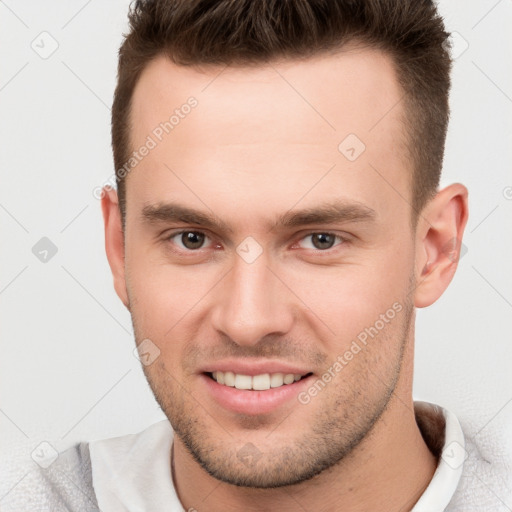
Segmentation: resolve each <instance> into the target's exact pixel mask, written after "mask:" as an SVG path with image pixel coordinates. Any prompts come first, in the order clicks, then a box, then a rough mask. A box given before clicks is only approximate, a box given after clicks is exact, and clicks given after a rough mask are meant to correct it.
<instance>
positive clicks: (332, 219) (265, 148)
mask: <svg viewBox="0 0 512 512" xmlns="http://www.w3.org/2000/svg"><path fill="white" fill-rule="evenodd" d="M130 23H131V30H130V33H129V34H128V35H127V37H126V39H125V41H124V43H123V45H122V47H121V50H120V56H119V70H118V84H117V89H116V93H115V98H114V105H113V109H112V140H113V151H114V160H115V166H116V174H117V185H118V187H117V191H116V190H113V189H111V188H108V187H106V188H105V190H104V194H103V199H102V209H103V215H104V221H105V241H106V251H107V257H108V260H109V263H110V266H111V269H112V273H113V277H114V286H115V290H116V292H117V294H118V295H119V297H120V299H121V300H122V301H123V303H124V304H125V306H126V307H127V308H128V310H129V311H130V314H131V316H132V321H133V326H134V332H135V337H136V343H137V346H138V347H139V352H140V357H141V361H142V363H143V368H144V371H145V374H146V376H147V379H148V382H149V384H150V386H151V388H152V390H153V392H154V394H155V397H156V399H157V401H158V403H159V404H160V406H161V408H162V410H163V411H164V413H165V414H166V416H167V418H168V420H169V421H165V422H162V423H159V424H156V425H153V426H151V427H149V428H148V429H147V430H145V431H144V432H142V433H140V434H136V435H132V436H126V437H122V438H117V439H112V440H104V441H96V442H92V443H89V444H81V445H79V446H77V447H75V448H73V449H71V450H70V451H68V452H66V453H65V454H62V455H61V457H60V458H59V461H58V464H55V465H53V466H52V467H51V468H49V470H48V471H47V472H46V473H45V472H44V471H42V473H41V476H42V478H44V480H45V484H44V486H43V487H44V488H45V498H44V499H43V498H34V500H35V501H33V502H32V501H30V500H31V499H32V498H31V497H30V496H28V497H26V503H36V502H37V503H44V504H46V506H47V509H51V510H67V509H70V510H87V509H88V510H91V509H92V508H93V507H97V508H99V509H100V510H102V511H121V510H123V511H124V510H130V511H131V510H151V511H153V510H155V511H156V510H158V511H160V510H162V511H164V510H169V511H174V510H182V509H184V510H198V511H203V510H205V511H212V512H214V511H218V510H223V511H224V510H255V511H256V510H258V511H264V510H265V511H266V510H281V511H285V510H322V511H341V510H342V511H347V512H348V511H360V510H361V511H362V510H364V511H369V510H379V511H411V510H414V511H415V512H420V511H427V510H428V511H434V510H435V511H441V510H447V511H459V510H469V508H466V507H467V506H468V505H471V506H475V507H476V508H473V510H477V509H478V510H483V509H484V508H478V507H482V506H483V504H484V501H482V500H483V499H481V500H480V501H478V500H479V499H480V497H479V496H476V497H475V496H470V495H469V493H468V489H470V488H471V478H469V477H470V476H473V477H474V478H476V477H475V476H474V475H475V472H476V474H477V470H478V467H479V464H480V463H483V462H482V461H481V460H480V459H479V456H478V451H477V450H476V449H475V447H474V446H473V445H472V442H471V440H470V439H469V438H467V436H466V438H465V436H464V433H463V431H462V429H461V426H460V424H459V422H458V420H457V418H456V417H455V416H454V415H453V414H452V413H450V412H449V411H447V410H445V409H443V408H441V407H438V406H435V405H432V404H426V403H414V402H413V399H412V379H413V356H414V322H415V308H422V307H426V306H429V305H430V304H432V303H433V302H435V301H436V300H437V299H438V298H439V297H440V296H441V295H442V293H443V292H444V290H445V289H446V288H447V286H448V284H449V283H450V281H451V279H452V277H453V275H454V273H455V270H456V266H457V261H458V252H459V249H460V244H461V239H462V236H463V231H464V228H465V225H466V220H467V217H468V207H467V190H466V188H465V187H464V186H462V185H460V184H454V185H450V186H448V187H446V188H444V189H442V190H439V176H440V171H441V167H442V158H443V148H444V140H445V134H446V128H447V122H448V92H449V85H450V80H449V71H450V58H449V55H448V50H447V45H446V41H447V37H448V34H447V33H446V32H445V30H444V26H443V23H442V20H441V18H440V17H439V15H438V14H437V12H436V9H435V7H434V5H433V4H432V3H431V2H428V1H420V2H418V1H412V0H410V1H408V0H400V1H396V0H393V1H391V0H389V1H388V0H381V1H376V0H367V1H364V2H351V1H348V0H345V1H344V0H337V1H329V2H327V1H325V2H324V1H320V0H297V1H283V2H273V1H270V0H252V1H249V0H239V1H237V2H230V1H228V0H218V1H216V2H210V3H204V2H199V1H187V2H184V1H178V0H156V1H142V0H141V1H137V2H135V5H134V6H133V8H132V10H131V12H130ZM465 459H466V460H465ZM70 481H71V482H72V484H73V485H71V484H70ZM31 492H32V493H33V494H39V493H40V491H38V490H37V489H36V488H35V487H32V488H31ZM38 499H39V500H46V501H37V500H38ZM43 508H44V507H43Z"/></svg>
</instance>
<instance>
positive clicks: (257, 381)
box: [252, 373, 270, 391]
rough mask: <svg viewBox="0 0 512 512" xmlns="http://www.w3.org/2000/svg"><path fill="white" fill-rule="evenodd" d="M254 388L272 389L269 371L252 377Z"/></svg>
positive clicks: (259, 389) (261, 389) (260, 389)
mask: <svg viewBox="0 0 512 512" xmlns="http://www.w3.org/2000/svg"><path fill="white" fill-rule="evenodd" d="M252 389H256V390H258V391H264V390H266V389H270V375H269V374H268V373H264V374H263V375H255V376H254V377H253V378H252Z"/></svg>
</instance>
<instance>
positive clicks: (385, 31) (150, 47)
mask: <svg viewBox="0 0 512 512" xmlns="http://www.w3.org/2000/svg"><path fill="white" fill-rule="evenodd" d="M128 17H129V22H130V31H129V33H128V34H127V35H126V36H125V39H124V41H123V44H122V45H121V48H120V50H119V65H118V79H117V87H116V90H115V94H114V103H113V106H112V148H113V154H114V165H115V168H116V181H117V187H118V195H119V205H120V209H121V214H122V218H123V227H124V219H125V212H126V198H125V178H126V171H124V172H122V168H123V166H124V165H125V163H126V162H127V161H128V159H129V158H130V153H131V151H132V148H131V143H130V131H131V127H130V105H131V98H132V95H133V90H134V88H135V85H136V83H137V81H138V79H139V77H140V75H141V73H142V71H143V70H144V68H145V66H147V64H148V63H149V62H150V61H151V60H152V59H154V58H155V57H157V56H159V55H166V56H168V57H169V58H170V59H171V60H172V61H173V62H175V63H176V64H179V65H183V66H193V65H205V64H212V65H236V66H244V65H254V64H265V63H269V62H271V61H273V60H276V59H279V58H287V59H294V58H296V59H298V58H305V57H309V56H314V55H316V54H320V53H322V52H326V51H332V50H335V49H337V48H340V47H342V46H343V45H344V44H346V43H348V42H351V41H355V40H357V41H363V42H364V43H365V44H368V45H370V46H371V47H374V48H378V49H381V50H383V51H386V52H388V54H389V55H391V56H392V58H393V61H394V63H395V68H396V73H397V78H398V81H399V83H400V85H401V87H402V89H403V91H404V97H403V99H404V106H405V112H406V119H405V130H406V133H407V134H408V140H407V145H408V149H409V153H410V157H411V161H412V163H413V171H412V174H413V176H412V179H413V190H412V205H411V206H412V208H413V212H415V216H416V214H417V213H418V212H419V211H421V209H422V208H423V206H424V205H425V204H426V202H427V201H428V200H429V199H430V198H432V197H433V196H434V195H435V193H436V190H437V187H438V185H439V178H440V174H441V168H442V161H443V154H444V144H445V138H446V130H447V125H448V117H449V107H448V93H449V89H450V67H451V59H450V55H449V52H448V47H447V46H448V45H447V42H448V36H449V34H448V33H447V32H446V31H445V28H444V24H443V20H442V18H441V17H440V15H439V14H438V12H437V10H436V7H435V5H434V3H433V2H432V1H430V0H136V1H135V2H134V3H132V4H131V6H130V12H129V15H128ZM120 171H121V172H120Z"/></svg>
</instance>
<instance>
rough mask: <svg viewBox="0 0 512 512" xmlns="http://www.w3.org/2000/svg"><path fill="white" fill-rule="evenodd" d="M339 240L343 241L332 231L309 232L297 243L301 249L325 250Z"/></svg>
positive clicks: (339, 241)
mask: <svg viewBox="0 0 512 512" xmlns="http://www.w3.org/2000/svg"><path fill="white" fill-rule="evenodd" d="M336 242H338V243H336ZM341 242H343V239H342V238H341V237H339V236H336V235H333V234H332V233H311V234H310V235H308V236H306V237H304V238H303V239H302V240H301V241H300V242H299V245H300V246H301V247H302V248H303V249H320V250H324V251H325V250H326V249H331V248H332V247H334V245H339V244H340V243H341Z"/></svg>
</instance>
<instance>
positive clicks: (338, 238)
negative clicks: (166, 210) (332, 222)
mask: <svg viewBox="0 0 512 512" xmlns="http://www.w3.org/2000/svg"><path fill="white" fill-rule="evenodd" d="M184 233H198V234H201V235H204V236H205V239H206V240H209V241H210V242H212V238H211V237H209V236H208V235H207V234H206V233H205V232H203V231H198V230H193V229H184V230H182V231H178V232H176V233H172V234H170V235H168V236H166V237H165V241H166V242H171V243H172V240H173V239H174V238H176V237H179V236H181V235H183V234H184ZM313 235H329V236H334V237H335V239H336V241H338V243H335V244H334V245H333V246H332V247H329V248H328V249H323V250H322V249H310V248H308V249H307V250H313V251H314V252H317V253H328V252H329V251H331V250H333V249H335V248H336V247H338V246H340V245H344V244H346V243H348V242H349V239H348V238H346V237H343V236H341V235H337V234H336V233H332V232H330V231H311V232H309V233H307V234H305V235H304V236H303V237H301V238H300V239H299V241H298V242H295V243H294V244H293V246H296V245H297V244H298V243H299V242H301V241H302V240H304V239H306V238H308V237H311V236H313ZM202 249H205V247H200V248H199V249H195V250H194V249H187V248H186V247H183V248H181V247H180V248H179V250H180V251H183V252H187V253H191V254H193V253H197V252H199V251H201V250H202Z"/></svg>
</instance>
